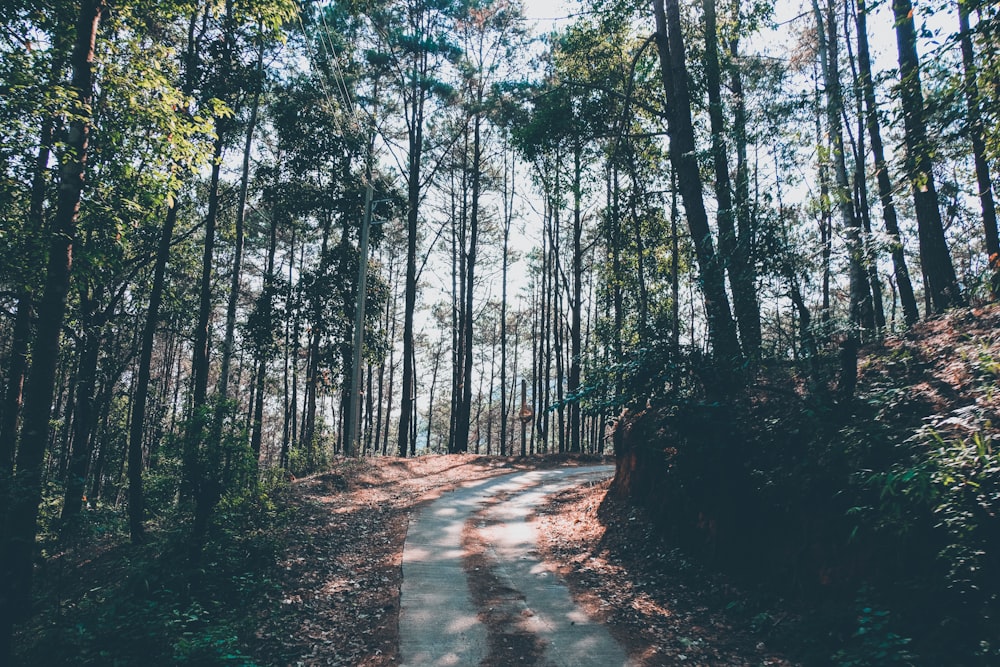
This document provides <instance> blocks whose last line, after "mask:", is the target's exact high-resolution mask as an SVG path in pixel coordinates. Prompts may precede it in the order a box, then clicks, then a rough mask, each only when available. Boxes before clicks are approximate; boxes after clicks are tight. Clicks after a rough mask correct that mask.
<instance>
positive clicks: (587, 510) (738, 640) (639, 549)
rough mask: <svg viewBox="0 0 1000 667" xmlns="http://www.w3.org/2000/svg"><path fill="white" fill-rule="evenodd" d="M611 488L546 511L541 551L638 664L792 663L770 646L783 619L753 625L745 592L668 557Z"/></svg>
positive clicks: (761, 615)
mask: <svg viewBox="0 0 1000 667" xmlns="http://www.w3.org/2000/svg"><path fill="white" fill-rule="evenodd" d="M608 486H609V483H608V482H605V483H602V484H597V485H593V486H590V485H588V486H581V487H575V488H573V489H568V490H566V491H563V492H561V493H558V494H556V495H554V496H552V497H551V498H550V499H549V500H548V502H547V503H546V504H545V505H544V506H542V507H540V508H539V509H538V514H537V517H536V521H537V522H538V524H539V525H538V533H539V535H541V536H543V537H542V538H541V540H540V544H539V550H540V552H541V553H542V556H543V557H544V558H545V560H546V562H547V563H548V564H549V565H550V566H552V567H553V568H555V569H556V570H558V571H559V572H560V574H562V576H563V577H564V578H565V579H566V580H567V582H568V583H569V585H570V589H571V590H572V591H573V595H574V597H575V598H576V599H577V601H578V603H579V604H580V605H581V606H583V607H584V608H585V609H586V610H587V612H588V613H589V614H591V616H593V617H596V618H599V619H600V620H602V621H603V622H604V623H605V624H606V625H607V626H608V628H609V629H610V630H611V633H612V635H614V636H615V638H616V639H617V640H618V641H619V642H620V643H621V644H622V645H623V646H625V647H626V648H627V650H628V651H629V653H630V655H631V657H632V658H633V659H634V660H636V661H638V662H639V663H640V664H642V665H645V666H647V667H654V666H659V665H664V666H665V665H678V664H685V665H711V666H713V667H721V666H725V665H754V666H757V665H775V666H782V667H787V666H790V665H793V664H796V663H793V662H790V661H789V660H788V659H786V658H784V657H783V656H781V655H780V654H779V653H777V652H776V651H774V650H772V649H771V648H770V647H769V646H768V644H767V640H768V637H769V636H770V633H771V631H772V630H773V629H774V627H775V626H776V625H778V624H780V623H782V622H784V621H785V620H786V619H784V618H782V617H780V616H777V617H776V615H774V614H772V613H767V612H757V613H756V614H753V615H752V616H748V614H747V611H748V609H749V606H750V602H749V600H748V598H747V597H746V596H745V595H744V594H743V593H742V592H740V591H739V590H738V589H737V588H735V587H734V586H732V585H731V584H729V583H728V582H727V581H726V580H725V579H724V578H722V577H720V576H718V575H715V574H712V573H707V572H704V571H702V570H701V569H700V568H698V567H697V566H695V565H694V564H692V563H690V562H688V561H687V560H685V558H684V557H683V556H682V555H681V554H680V553H679V552H677V551H671V550H669V548H668V547H667V546H665V545H664V544H663V542H662V541H661V540H660V539H659V538H658V537H657V536H656V535H655V533H654V531H653V529H652V527H651V525H650V523H649V522H648V521H647V520H646V519H645V517H644V515H643V514H642V512H641V511H639V510H636V509H632V508H630V507H628V506H627V505H625V504H623V503H622V502H620V501H618V500H616V499H615V498H613V497H610V496H609V497H606V494H607V491H608Z"/></svg>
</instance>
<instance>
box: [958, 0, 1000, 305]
mask: <svg viewBox="0 0 1000 667" xmlns="http://www.w3.org/2000/svg"><path fill="white" fill-rule="evenodd" d="M958 27H959V42H960V44H961V46H962V65H963V67H964V79H963V86H962V87H963V91H964V92H965V105H966V115H967V119H966V128H967V132H968V133H969V139H970V140H971V141H972V156H973V159H974V160H975V165H976V183H977V184H978V185H979V204H980V206H981V207H982V210H983V228H984V230H985V232H986V256H987V258H988V260H989V263H990V266H991V267H992V268H993V270H994V271H995V272H1000V237H998V235H997V210H996V203H995V202H994V200H993V181H992V179H991V176H990V164H989V161H988V160H987V158H986V143H985V141H984V139H983V118H982V114H981V112H980V110H979V104H980V102H979V86H978V85H977V84H976V76H977V69H978V68H977V67H976V58H975V53H974V51H973V49H972V34H971V28H970V27H969V6H968V2H967V1H962V0H960V1H959V2H958ZM996 291H997V288H996V287H994V292H996Z"/></svg>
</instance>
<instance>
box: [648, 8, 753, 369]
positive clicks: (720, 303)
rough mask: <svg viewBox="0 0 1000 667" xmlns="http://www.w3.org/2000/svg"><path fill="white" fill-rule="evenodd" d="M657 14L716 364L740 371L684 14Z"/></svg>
mask: <svg viewBox="0 0 1000 667" xmlns="http://www.w3.org/2000/svg"><path fill="white" fill-rule="evenodd" d="M653 10H654V13H655V16H656V45H657V50H658V52H659V56H660V75H661V77H662V80H663V88H664V93H665V95H666V101H667V108H668V109H670V117H669V119H668V125H669V138H670V160H671V162H672V163H673V165H674V169H675V170H676V171H677V178H678V182H679V187H680V192H681V199H682V201H683V202H684V210H685V212H686V213H687V221H688V229H689V230H690V232H691V239H692V242H693V243H694V247H695V256H696V257H697V260H698V267H699V269H700V271H701V283H702V291H703V294H704V298H705V310H706V314H707V316H708V331H709V339H710V340H711V343H712V346H713V349H714V352H715V356H716V358H717V359H718V360H719V361H720V362H721V363H722V364H724V365H726V366H729V367H732V368H735V367H736V366H738V364H739V360H740V358H741V354H740V345H739V339H738V336H737V333H736V323H735V322H734V320H733V316H732V312H731V311H730V308H729V297H728V296H727V295H726V289H725V278H724V272H723V267H722V264H721V263H720V261H719V257H718V255H717V254H716V252H715V247H714V244H713V243H712V234H711V230H710V228H709V225H708V214H707V213H706V211H705V201H704V198H703V193H702V183H701V176H700V174H699V173H698V161H697V149H696V146H695V141H694V126H693V124H692V121H691V99H690V94H689V92H688V76H687V68H686V65H685V63H684V43H683V37H682V32H681V20H680V9H679V7H678V3H677V0H653Z"/></svg>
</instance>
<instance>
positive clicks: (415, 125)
mask: <svg viewBox="0 0 1000 667" xmlns="http://www.w3.org/2000/svg"><path fill="white" fill-rule="evenodd" d="M418 97H419V99H415V100H414V112H413V120H412V123H411V135H410V153H409V169H408V173H407V213H406V284H405V286H404V296H403V378H402V384H403V387H402V392H403V395H402V397H401V398H400V403H399V408H400V410H399V433H398V434H397V435H398V438H399V447H398V450H397V451H398V452H399V455H400V456H402V457H405V456H406V454H407V452H408V451H409V449H410V428H411V423H410V422H411V419H412V414H413V403H414V399H415V398H416V397H415V396H414V394H415V388H416V378H415V372H416V369H415V368H414V363H413V361H414V349H413V348H414V345H413V313H414V311H415V310H416V307H417V234H418V231H419V230H418V225H417V223H418V220H419V207H420V161H421V158H422V152H423V147H424V127H423V125H424V118H423V93H420V94H419V95H418ZM459 446H461V445H459Z"/></svg>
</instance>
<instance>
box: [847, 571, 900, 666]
mask: <svg viewBox="0 0 1000 667" xmlns="http://www.w3.org/2000/svg"><path fill="white" fill-rule="evenodd" d="M869 595H870V590H869V589H868V588H867V587H862V589H861V591H860V592H859V593H858V599H857V606H858V615H857V629H856V630H855V631H854V634H853V635H851V638H850V639H849V641H848V642H847V645H845V646H844V647H843V648H841V649H840V650H838V651H837V652H836V653H835V654H834V655H833V662H834V664H836V665H837V666H838V667H878V666H879V665H909V664H913V663H912V661H913V659H914V657H915V656H914V655H913V654H912V653H911V652H910V651H909V650H908V649H907V646H908V645H909V644H910V642H911V641H912V640H910V639H909V638H907V637H901V636H899V635H898V634H896V633H895V632H893V631H892V630H890V629H889V627H890V623H889V612H888V611H884V610H879V609H876V608H874V607H872V606H871V605H870V603H869V600H868V597H869Z"/></svg>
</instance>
